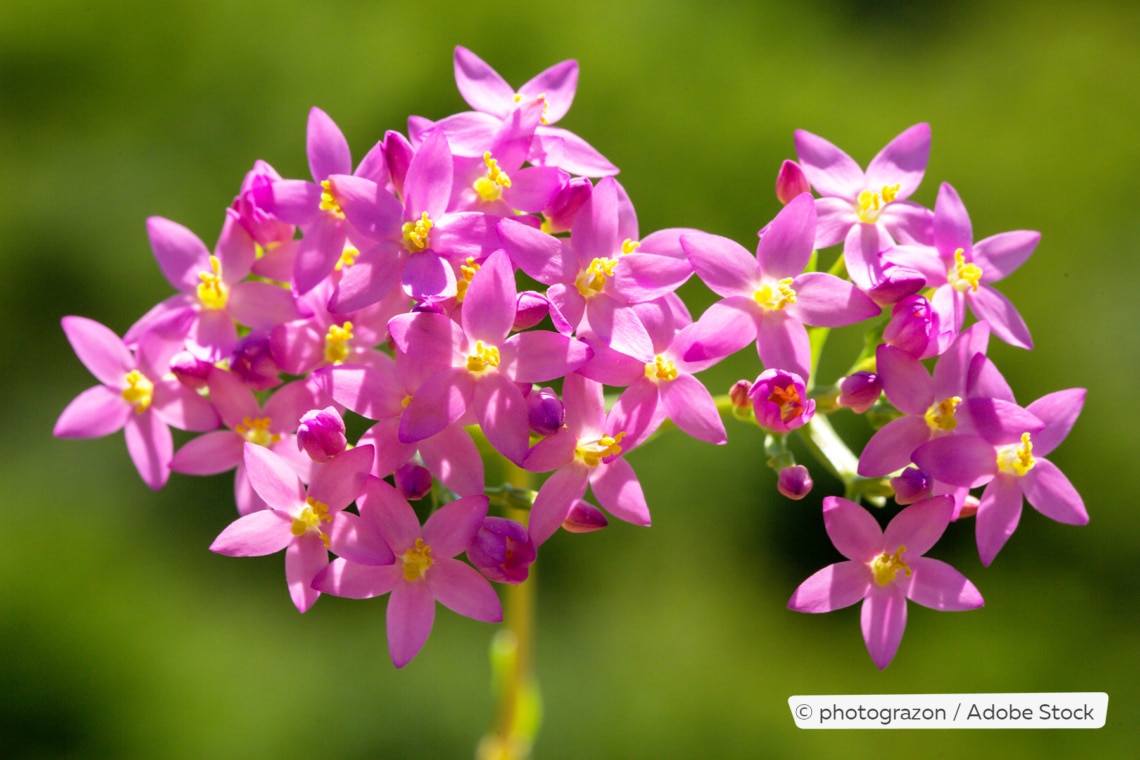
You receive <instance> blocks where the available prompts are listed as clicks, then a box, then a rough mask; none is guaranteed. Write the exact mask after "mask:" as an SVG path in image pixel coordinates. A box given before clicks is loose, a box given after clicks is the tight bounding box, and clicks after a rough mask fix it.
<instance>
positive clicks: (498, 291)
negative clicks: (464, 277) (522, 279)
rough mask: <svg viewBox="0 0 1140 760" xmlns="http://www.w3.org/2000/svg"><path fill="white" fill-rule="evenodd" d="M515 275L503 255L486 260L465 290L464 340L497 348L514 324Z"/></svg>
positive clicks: (504, 254) (462, 317) (498, 253)
mask: <svg viewBox="0 0 1140 760" xmlns="http://www.w3.org/2000/svg"><path fill="white" fill-rule="evenodd" d="M517 298H518V292H517V290H516V289H515V273H514V270H513V269H512V268H511V263H510V260H509V259H508V258H507V254H506V252H505V251H502V250H498V251H495V252H494V253H492V254H491V255H490V256H488V257H487V259H486V261H484V262H483V263H482V264H481V265H480V267H479V270H478V271H477V272H475V275H474V276H473V277H472V278H471V283H470V285H469V286H468V288H467V293H466V295H464V297H463V309H462V311H461V312H460V317H461V319H462V322H463V329H464V331H465V332H466V333H467V336H468V338H470V339H472V340H482V341H485V342H486V343H488V344H490V345H492V346H498V345H500V344H501V343H502V342H503V341H504V340H505V339H506V337H507V335H508V334H509V333H510V331H511V325H513V324H514V321H515V301H516V300H517Z"/></svg>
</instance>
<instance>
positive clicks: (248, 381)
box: [230, 332, 281, 391]
mask: <svg viewBox="0 0 1140 760" xmlns="http://www.w3.org/2000/svg"><path fill="white" fill-rule="evenodd" d="M230 372H232V373H233V374H234V376H235V377H237V378H238V379H239V380H241V381H242V383H243V384H244V385H245V386H246V387H247V388H249V389H250V390H254V391H264V390H268V389H270V388H276V387H277V386H278V385H281V378H280V377H278V375H280V374H281V368H280V367H278V366H277V360H276V359H274V358H273V350H272V348H271V347H270V340H269V335H268V333H265V332H251V333H250V334H249V335H247V336H245V337H244V338H242V339H241V340H239V341H238V343H237V345H236V346H234V352H233V354H231V355H230Z"/></svg>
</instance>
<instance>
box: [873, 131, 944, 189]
mask: <svg viewBox="0 0 1140 760" xmlns="http://www.w3.org/2000/svg"><path fill="white" fill-rule="evenodd" d="M929 160H930V125H929V124H915V125H914V126H913V127H910V128H908V129H906V130H904V131H903V132H902V133H901V134H900V135H899V136H898V137H896V138H895V139H893V140H891V141H890V142H889V143H887V146H886V147H885V148H883V149H882V150H881V151H879V154H878V155H877V156H875V157H874V158H873V159H871V163H870V164H869V165H868V166H867V186H868V187H870V188H872V189H875V190H877V189H879V188H880V187H882V186H883V185H895V184H897V185H899V186H900V187H899V190H898V198H899V200H902V199H904V198H909V197H910V196H911V194H912V193H914V191H915V190H917V189H918V186H919V184H921V183H922V176H923V174H925V173H926V164H927V162H928V161H929Z"/></svg>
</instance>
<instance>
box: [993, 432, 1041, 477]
mask: <svg viewBox="0 0 1140 760" xmlns="http://www.w3.org/2000/svg"><path fill="white" fill-rule="evenodd" d="M1036 463H1037V460H1036V459H1035V458H1034V457H1033V442H1032V441H1030V440H1029V433H1022V434H1021V443H1020V444H1012V445H1009V446H1002V447H1001V448H1000V449H998V453H997V466H998V469H999V470H1001V471H1002V472H1005V473H1008V474H1010V475H1017V476H1018V477H1021V476H1022V475H1025V473H1027V472H1029V471H1030V470H1032V469H1033V465H1035V464H1036Z"/></svg>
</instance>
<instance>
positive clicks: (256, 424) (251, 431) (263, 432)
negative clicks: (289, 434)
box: [234, 417, 281, 446]
mask: <svg viewBox="0 0 1140 760" xmlns="http://www.w3.org/2000/svg"><path fill="white" fill-rule="evenodd" d="M269 425H270V421H269V417H252V418H251V417H245V418H243V419H242V421H241V424H240V425H238V426H237V427H235V428H234V432H235V433H237V434H238V435H240V436H241V437H242V438H244V439H245V440H247V441H249V442H250V443H252V444H255V445H257V446H271V445H273V444H275V443H277V442H278V441H280V440H281V436H279V435H277V434H276V433H271V432H269Z"/></svg>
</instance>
